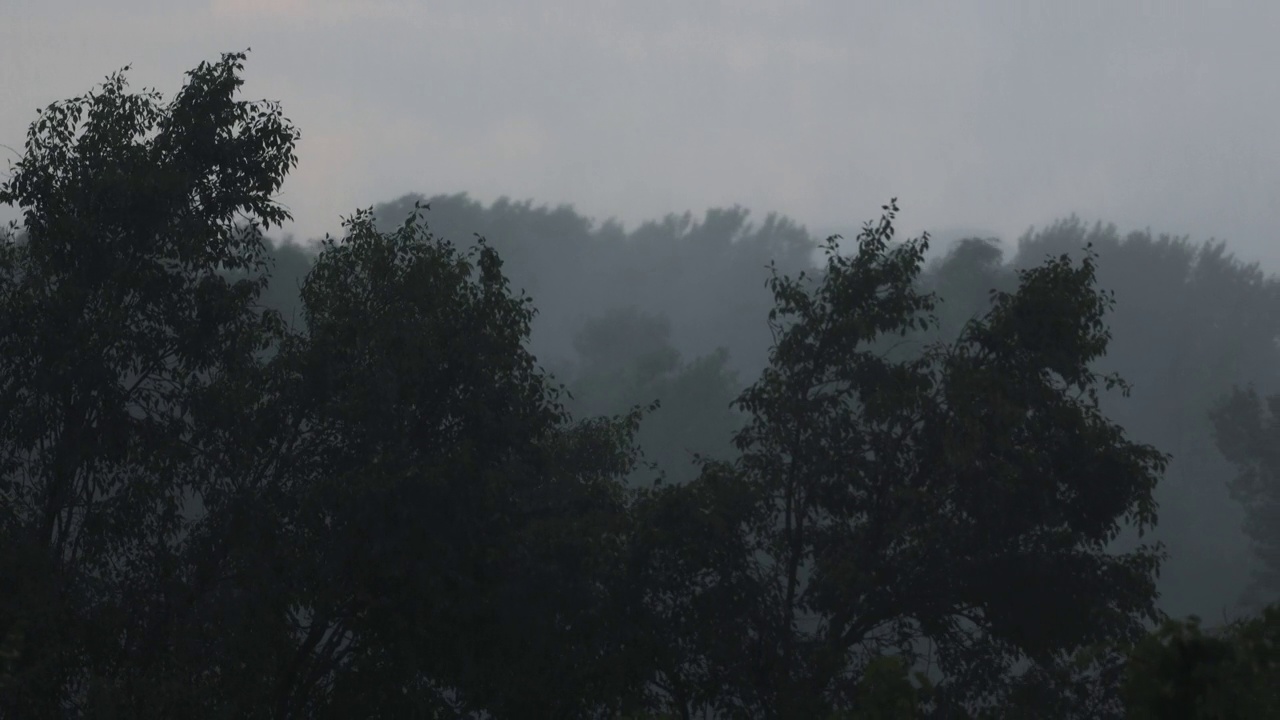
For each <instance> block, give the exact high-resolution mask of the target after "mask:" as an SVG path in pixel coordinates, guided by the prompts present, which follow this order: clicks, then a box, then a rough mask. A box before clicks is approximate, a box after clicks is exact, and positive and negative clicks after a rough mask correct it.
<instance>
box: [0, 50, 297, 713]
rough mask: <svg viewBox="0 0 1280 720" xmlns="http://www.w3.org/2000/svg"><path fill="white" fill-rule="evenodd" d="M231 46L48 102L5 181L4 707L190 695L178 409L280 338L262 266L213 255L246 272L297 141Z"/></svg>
mask: <svg viewBox="0 0 1280 720" xmlns="http://www.w3.org/2000/svg"><path fill="white" fill-rule="evenodd" d="M243 60H244V55H243V54H228V55H224V56H223V57H222V59H221V60H220V61H219V62H217V63H212V64H209V63H202V64H201V65H200V66H199V67H198V68H196V69H195V70H193V71H191V72H190V73H188V81H187V83H186V85H185V87H184V88H183V89H182V91H181V92H180V93H178V95H177V97H176V98H175V99H174V100H173V101H172V102H171V103H169V104H168V105H167V106H161V105H160V104H159V97H158V95H157V94H155V93H142V94H136V95H135V94H129V93H127V92H126V87H127V86H126V83H125V80H124V75H123V72H121V73H117V74H115V75H112V76H110V77H109V78H108V79H107V81H106V83H105V84H104V85H103V86H102V87H101V89H100V90H99V91H98V92H96V93H90V94H89V95H86V96H83V97H79V98H74V99H71V100H68V101H65V102H61V103H55V104H53V105H51V106H49V107H48V108H45V109H44V110H42V111H41V112H40V118H39V120H37V121H36V122H35V123H34V124H33V125H32V126H31V129H30V131H29V132H28V136H27V142H26V146H25V154H24V157H23V158H22V160H21V161H20V162H18V163H17V165H16V167H15V168H14V172H13V174H12V176H11V177H10V178H9V179H8V180H7V181H5V182H4V184H3V185H0V202H3V203H6V204H12V205H16V206H18V207H20V208H21V209H22V219H23V227H22V232H21V236H20V237H19V234H18V233H17V232H16V230H17V228H16V226H14V227H13V229H12V231H11V232H10V233H9V235H8V237H7V238H6V239H5V242H4V245H3V249H2V250H0V405H2V406H3V408H4V412H3V414H2V415H0V483H3V494H4V497H5V498H6V502H5V503H4V504H3V506H0V538H2V539H0V546H2V547H3V558H2V559H0V574H2V576H3V577H2V578H0V587H3V588H4V590H3V597H4V602H3V605H2V606H0V628H2V629H0V634H5V635H8V636H10V637H14V638H20V639H21V640H20V642H19V643H18V648H17V650H16V656H17V659H16V661H15V663H14V668H13V678H12V681H11V682H9V683H7V684H6V686H5V687H4V689H3V690H0V713H3V714H4V715H6V716H11V717H33V718H36V717H55V716H56V717H64V716H65V713H67V712H68V711H70V710H71V709H74V708H77V707H79V708H83V707H84V706H85V704H86V703H87V704H92V705H94V706H96V707H98V708H100V709H103V710H104V711H105V710H106V709H114V710H116V711H117V712H121V713H123V714H125V715H128V716H133V717H153V716H155V713H156V712H158V711H157V710H156V709H155V708H158V707H164V708H167V709H166V710H164V711H159V712H162V714H163V713H169V714H173V713H176V714H185V712H186V711H187V710H193V709H194V708H196V707H199V704H200V702H201V701H202V692H201V687H202V683H200V682H196V683H194V684H192V685H185V684H181V683H177V682H174V679H175V675H181V673H179V672H175V667H181V666H184V665H185V664H186V663H189V662H191V661H194V660H196V659H198V657H199V654H200V648H199V647H198V642H193V643H183V642H180V641H179V640H178V639H177V638H175V636H174V628H175V627H181V626H183V625H184V624H185V623H186V622H187V621H188V620H190V619H191V617H192V606H191V603H190V602H189V600H188V594H187V591H186V587H184V585H185V584H186V582H187V581H188V580H189V578H188V577H186V571H187V570H188V569H189V568H187V567H184V565H183V560H182V558H183V553H184V549H185V543H186V542H187V539H188V537H189V533H190V531H191V528H192V526H193V524H195V523H198V522H199V521H200V516H201V512H200V507H201V501H202V499H204V494H205V491H206V490H208V487H207V486H206V485H205V484H204V483H205V481H204V479H203V478H201V477H200V476H199V474H198V472H192V469H193V468H196V467H198V461H199V459H200V455H201V453H202V450H203V448H202V447H201V444H200V442H199V437H200V436H201V434H202V432H203V431H202V429H201V428H200V427H199V423H198V421H197V420H196V419H195V418H194V417H193V415H192V413H191V412H190V409H191V408H192V407H193V406H194V405H197V404H200V403H202V402H205V401H208V400H209V399H210V398H212V397H213V396H214V394H216V393H217V392H218V390H217V388H218V385H219V384H220V383H221V382H223V380H224V379H226V378H238V377H243V376H246V375H248V374H251V373H252V368H253V367H254V365H255V354H256V353H258V352H259V351H261V350H262V349H263V348H264V347H265V346H267V345H268V344H269V343H270V342H272V338H273V337H276V336H278V333H279V319H278V317H277V316H275V315H274V314H273V313H259V312H256V310H255V309H254V307H253V305H254V302H255V299H256V298H257V296H258V294H259V293H260V292H261V289H262V286H263V285H264V284H265V280H264V279H261V278H259V279H256V280H249V279H244V280H241V281H239V282H236V283H235V284H234V285H233V284H230V283H228V282H227V281H226V280H225V279H224V278H223V277H221V275H220V274H219V273H220V272H222V271H226V270H231V271H236V270H246V269H248V270H254V269H261V255H262V242H261V232H262V230H263V229H264V228H266V227H269V226H270V225H273V224H279V223H281V222H282V221H283V220H285V219H287V218H288V213H287V211H285V210H284V209H282V208H281V207H279V206H278V205H277V204H276V203H275V202H274V201H273V199H272V197H273V195H274V193H275V192H276V191H277V190H278V189H279V187H280V184H281V181H282V179H283V177H284V174H285V173H286V172H287V171H288V169H289V168H291V167H293V165H294V164H295V162H296V158H295V156H294V154H293V148H294V144H295V142H296V141H297V139H298V133H297V131H296V130H294V129H293V128H292V126H290V125H289V123H288V121H286V120H285V119H284V118H283V117H282V115H281V113H280V109H279V108H278V107H277V106H275V105H273V104H270V103H249V102H242V101H238V100H235V99H234V96H235V94H236V91H237V90H238V89H239V87H240V85H241V80H240V78H239V76H238V73H239V71H240V70H241V68H242V61H243ZM185 669H188V670H189V669H190V666H189V665H186V667H185ZM191 677H194V676H191ZM143 695H146V696H149V697H150V698H151V699H152V701H153V702H152V704H151V705H150V707H147V706H144V705H139V704H136V702H134V701H136V700H137V699H138V698H139V697H141V696H143ZM204 699H208V698H207V697H206V698H204Z"/></svg>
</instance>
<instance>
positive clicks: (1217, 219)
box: [0, 0, 1280, 272]
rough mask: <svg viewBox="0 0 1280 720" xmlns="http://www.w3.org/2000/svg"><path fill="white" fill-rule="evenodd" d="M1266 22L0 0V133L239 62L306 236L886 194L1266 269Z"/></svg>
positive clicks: (932, 218)
mask: <svg viewBox="0 0 1280 720" xmlns="http://www.w3.org/2000/svg"><path fill="white" fill-rule="evenodd" d="M1277 29H1280V3H1268V2H1263V1H1262V0H1255V1H1254V2H1237V3H1232V2H1226V1H1220V2H1213V3H1185V2H1168V1H1167V0H1166V1H1164V2H1136V1H1133V0H1113V1H1110V2H1070V3H1068V2H1058V3H1025V2H1012V1H1009V2H1005V1H998V0H985V1H963V0H950V1H948V2H925V1H924V0H920V1H915V2H887V1H885V2H845V1H837V0H833V1H830V2H804V1H802V0H788V1H787V2H781V1H775V0H733V1H732V2H727V1H726V2H699V1H697V0H682V1H680V2H670V1H667V0H646V1H645V2H629V3H624V2H616V1H614V2H610V1H608V0H583V1H572V2H570V1H563V0H539V1H538V2H536V3H534V2H526V1H515V0H505V1H503V2H485V1H483V0H467V1H457V2H455V1H448V2H435V1H432V0H406V1H397V2H389V1H383V0H359V1H358V2H338V1H336V0H208V1H204V2H184V1H183V0H164V1H163V2H161V1H160V0H151V1H147V2H144V1H142V0H114V1H113V2H110V3H104V2H97V1H90V0H0V89H2V90H3V102H2V103H0V144H3V145H7V146H9V147H10V148H13V149H15V150H20V149H21V147H22V143H23V141H24V139H25V134H26V130H27V127H28V126H29V124H30V123H31V122H32V121H33V120H34V119H35V111H36V109H37V108H40V107H44V106H46V105H48V104H49V103H51V102H55V101H58V100H62V99H66V98H70V97H74V96H77V95H81V94H83V93H85V92H87V91H89V90H91V89H93V88H94V87H95V86H96V85H98V84H99V83H101V82H102V81H103V80H104V78H105V77H106V76H107V75H108V74H110V73H112V72H114V71H116V70H119V69H120V68H122V67H124V66H126V65H131V66H132V69H131V70H130V72H129V73H128V78H129V80H130V84H131V87H132V88H133V89H135V90H142V89H144V88H155V89H157V90H159V91H161V92H162V93H163V94H164V95H165V96H166V98H171V97H172V96H173V94H174V93H176V92H177V90H178V89H179V88H180V87H181V83H182V81H183V77H184V76H183V73H184V72H185V71H187V70H190V69H192V68H194V67H195V66H197V65H198V64H199V63H200V62H201V61H206V60H208V61H212V60H216V59H217V58H218V57H219V55H220V54H221V53H223V52H233V51H241V50H245V49H250V52H249V57H248V61H247V64H246V69H245V73H244V77H245V80H246V82H245V87H244V94H243V98H244V99H269V100H276V101H279V102H280V103H281V104H282V106H283V108H284V113H285V115H286V116H287V117H288V118H289V119H290V120H292V121H293V122H294V123H295V124H296V125H297V127H298V128H299V129H300V131H301V133H302V140H301V142H300V143H299V146H298V148H297V150H298V155H299V162H298V167H297V169H296V170H295V171H294V172H293V173H292V175H291V176H290V177H289V179H288V180H286V183H285V186H284V189H283V191H282V193H281V196H280V198H279V199H280V201H281V202H283V203H284V204H285V205H286V206H288V207H289V209H290V210H291V211H292V212H293V214H294V217H295V222H294V223H293V224H292V225H291V226H289V227H287V228H286V230H287V232H289V233H291V234H293V235H294V236H295V237H296V238H297V239H299V240H305V239H310V238H318V237H320V236H322V235H323V234H325V233H326V232H327V233H332V234H335V235H337V234H339V232H340V218H341V217H343V216H347V215H350V214H351V213H352V212H353V211H354V210H356V209H357V208H362V207H368V206H371V205H374V204H376V203H379V202H384V201H389V200H392V199H394V198H397V197H399V196H401V195H403V194H405V193H409V192H420V193H423V194H426V195H432V194H436V193H455V192H463V191H465V192H468V193H470V194H471V195H472V196H473V197H474V198H476V199H479V200H482V201H484V202H489V201H492V200H494V199H497V198H498V197H501V196H508V197H511V198H513V199H517V200H524V199H532V200H533V201H534V202H535V203H537V204H542V203H546V204H549V205H552V206H555V205H560V204H571V205H573V206H574V207H575V208H577V209H578V210H579V211H580V212H582V213H583V214H586V215H588V216H591V217H594V218H596V219H598V220H600V221H603V220H605V219H608V218H616V219H618V220H620V221H622V222H623V223H624V224H625V225H626V226H627V227H634V226H635V225H636V224H637V223H639V222H641V221H644V220H648V219H657V218H660V217H662V216H663V215H665V214H666V213H669V212H681V213H682V212H684V211H686V210H690V211H692V212H693V213H694V214H695V215H700V214H701V213H702V212H704V211H705V210H706V209H708V208H711V207H728V206H732V205H735V204H737V205H742V206H743V207H746V208H748V209H750V210H751V211H752V213H753V217H756V218H763V217H764V215H765V214H767V213H768V212H778V213H781V214H784V215H787V216H789V217H791V218H792V219H794V220H796V221H798V222H801V223H803V224H805V225H807V226H808V227H810V228H811V229H813V230H815V231H818V232H823V233H825V232H826V231H828V230H833V229H844V228H855V229H856V228H857V227H858V226H860V225H861V224H862V223H863V222H864V221H867V220H871V219H874V218H875V217H877V216H878V214H879V207H880V205H882V204H883V203H884V202H886V201H887V200H888V199H889V198H891V197H897V198H898V199H899V204H900V205H901V208H902V212H901V214H900V216H899V218H900V225H899V227H900V230H901V231H903V232H906V233H909V234H911V235H915V234H918V233H919V232H920V231H923V230H928V231H930V232H931V233H934V234H935V235H939V236H941V237H943V238H945V237H947V236H948V235H951V236H954V235H955V234H957V233H960V232H964V233H976V234H982V235H992V236H996V237H999V238H1001V239H1002V240H1004V241H1006V242H1012V241H1015V240H1016V239H1017V237H1018V236H1020V235H1021V234H1022V233H1023V232H1025V231H1026V230H1027V229H1028V228H1029V227H1032V226H1037V227H1041V226H1044V225H1046V224H1048V223H1051V222H1052V221H1054V220H1055V219H1058V218H1061V217H1066V216H1069V215H1071V214H1073V213H1074V214H1077V215H1078V216H1080V217H1081V218H1083V219H1085V220H1087V221H1094V220H1101V221H1103V222H1104V223H1106V222H1110V223H1115V224H1116V225H1117V226H1118V227H1119V229H1121V230H1122V231H1128V230H1134V229H1150V230H1152V231H1153V232H1156V233H1163V232H1167V233H1171V234H1174V235H1179V236H1182V235H1186V236H1189V237H1190V238H1191V239H1192V240H1193V241H1196V242H1199V241H1201V240H1206V239H1210V238H1216V239H1220V240H1225V241H1226V242H1227V244H1228V248H1229V249H1230V250H1231V251H1232V252H1234V253H1235V254H1236V255H1237V256H1238V257H1240V258H1242V259H1244V260H1248V261H1254V260H1257V261H1261V262H1262V263H1263V266H1264V268H1266V269H1268V270H1270V271H1273V272H1276V271H1280V243H1276V242H1275V241H1274V239H1273V238H1275V236H1276V234H1277V229H1278V228H1280V197H1278V195H1280V81H1278V80H1277V79H1276V78H1277V75H1276V70H1277V69H1280V43H1277V42H1276V41H1275V33H1276V31H1277ZM0 157H8V158H10V159H13V160H16V159H17V156H16V155H14V154H13V153H11V152H10V151H9V150H6V149H3V148H0ZM3 165H4V166H6V167H7V164H3ZM15 216H16V213H15V212H13V211H11V210H5V209H0V217H3V218H6V219H7V218H10V217H15ZM429 221H430V216H428V222H429Z"/></svg>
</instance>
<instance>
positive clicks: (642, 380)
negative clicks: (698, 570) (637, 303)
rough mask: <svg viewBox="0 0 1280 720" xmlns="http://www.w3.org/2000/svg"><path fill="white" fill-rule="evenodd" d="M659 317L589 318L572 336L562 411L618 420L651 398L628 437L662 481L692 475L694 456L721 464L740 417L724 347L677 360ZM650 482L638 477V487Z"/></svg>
mask: <svg viewBox="0 0 1280 720" xmlns="http://www.w3.org/2000/svg"><path fill="white" fill-rule="evenodd" d="M670 334H671V326H670V323H669V322H668V321H667V319H666V318H665V316H651V315H648V314H645V313H642V312H639V311H637V310H636V309H635V308H626V309H614V310H611V311H609V312H606V313H604V314H602V315H600V316H598V317H595V318H592V319H591V320H589V321H588V322H587V323H586V324H585V325H583V327H582V329H581V330H580V331H579V333H578V335H577V336H576V337H575V338H574V348H575V350H576V351H577V354H578V357H579V358H580V360H579V363H578V365H577V367H576V368H575V371H574V372H572V375H571V378H572V379H571V381H570V382H569V388H570V389H571V391H572V394H573V399H572V400H571V401H570V402H568V403H567V406H568V407H569V408H570V409H571V410H572V411H573V413H574V414H575V415H576V416H579V417H591V416H596V415H610V416H611V415H621V414H625V413H626V412H628V411H629V410H630V409H631V408H633V407H636V406H643V405H647V404H649V403H652V402H654V401H657V402H658V403H659V406H658V407H657V408H655V409H654V410H653V411H652V412H650V413H647V414H646V416H645V419H644V421H643V422H642V423H641V425H640V428H639V430H638V432H637V434H636V442H637V443H638V444H639V446H640V447H641V448H642V450H643V452H644V456H645V458H646V459H647V460H648V461H650V462H651V463H652V464H654V465H656V466H657V468H658V469H659V470H661V471H662V472H663V473H664V475H665V477H666V479H667V480H668V481H670V482H676V483H684V482H687V481H689V480H691V479H692V478H693V477H695V476H696V475H697V465H696V463H695V461H694V455H695V454H697V455H705V456H710V457H715V458H720V459H727V458H729V457H730V456H731V455H732V454H733V446H732V445H731V442H730V441H731V439H732V436H733V433H734V432H735V431H736V430H738V429H739V428H740V427H741V426H742V415H741V413H740V412H738V411H736V410H735V409H734V408H732V407H731V405H732V403H733V399H734V398H735V397H736V396H737V394H738V392H740V391H741V389H742V386H741V383H739V381H738V378H737V376H736V373H734V372H733V371H732V370H730V369H729V356H728V351H727V350H725V349H724V348H721V349H719V350H718V351H716V352H714V353H712V354H710V355H706V356H703V357H700V358H697V359H695V360H694V361H692V362H683V361H682V358H681V357H680V353H679V352H677V351H676V350H675V348H673V347H672V346H671V337H670ZM651 478H652V474H651V473H648V472H639V473H637V476H636V477H635V478H633V481H634V482H636V483H641V482H644V481H647V480H650V479H651Z"/></svg>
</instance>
